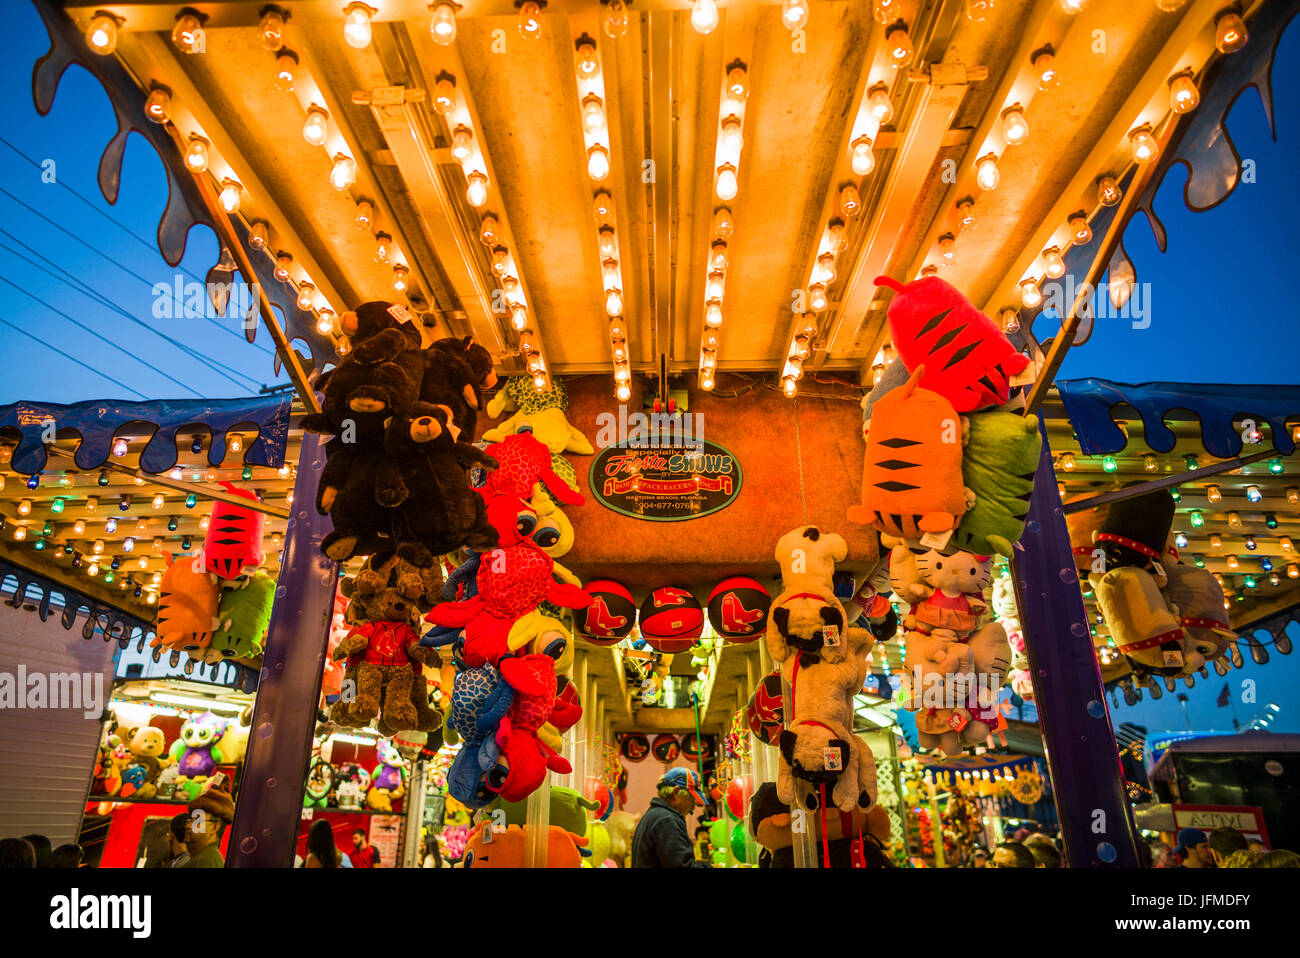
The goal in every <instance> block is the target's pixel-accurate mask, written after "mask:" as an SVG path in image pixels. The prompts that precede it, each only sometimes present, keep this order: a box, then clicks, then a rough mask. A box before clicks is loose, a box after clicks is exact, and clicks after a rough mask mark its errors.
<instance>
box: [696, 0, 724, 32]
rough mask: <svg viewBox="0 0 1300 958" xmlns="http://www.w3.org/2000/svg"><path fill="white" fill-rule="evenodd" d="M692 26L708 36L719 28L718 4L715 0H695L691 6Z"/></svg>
mask: <svg viewBox="0 0 1300 958" xmlns="http://www.w3.org/2000/svg"><path fill="white" fill-rule="evenodd" d="M691 28H692V29H693V30H694V31H695V32H696V33H698V34H700V35H701V36H708V35H709V34H710V33H712V32H713V31H714V30H716V29H717V28H718V5H717V4H716V3H714V2H713V0H695V2H694V3H693V5H692V6H691Z"/></svg>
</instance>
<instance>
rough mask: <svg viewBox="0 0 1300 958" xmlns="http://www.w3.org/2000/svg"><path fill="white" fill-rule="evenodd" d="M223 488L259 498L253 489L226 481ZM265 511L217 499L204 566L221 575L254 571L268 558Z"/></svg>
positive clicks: (209, 530)
mask: <svg viewBox="0 0 1300 958" xmlns="http://www.w3.org/2000/svg"><path fill="white" fill-rule="evenodd" d="M221 486H222V488H223V489H225V490H226V491H227V492H229V493H230V494H231V495H234V496H241V497H243V498H245V499H250V500H252V501H253V502H257V494H256V493H255V492H253V491H252V490H250V489H240V488H239V487H238V486H236V485H234V484H232V483H229V482H225V481H223V482H222V483H221ZM263 519H264V517H263V515H262V513H260V512H254V511H253V510H252V509H245V508H244V507H243V506H236V505H232V504H231V503H229V502H215V503H213V505H212V518H211V519H210V520H209V521H208V534H207V536H206V537H205V538H204V540H203V565H204V568H205V569H206V570H207V571H208V572H211V573H212V574H213V575H215V576H217V577H218V578H220V579H235V578H238V577H239V576H241V575H251V574H252V573H253V572H255V571H256V570H257V569H258V568H259V567H260V566H261V565H262V562H263V561H264V560H265V558H266V556H265V554H264V553H263V552H262V524H263Z"/></svg>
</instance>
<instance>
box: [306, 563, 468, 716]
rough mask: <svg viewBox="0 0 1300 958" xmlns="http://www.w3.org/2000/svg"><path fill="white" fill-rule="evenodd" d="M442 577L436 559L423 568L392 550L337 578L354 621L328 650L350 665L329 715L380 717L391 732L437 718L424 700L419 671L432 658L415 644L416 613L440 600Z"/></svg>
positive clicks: (418, 616) (348, 615)
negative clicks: (343, 576)
mask: <svg viewBox="0 0 1300 958" xmlns="http://www.w3.org/2000/svg"><path fill="white" fill-rule="evenodd" d="M442 585H443V576H442V572H441V569H439V568H438V567H437V566H436V565H435V566H433V567H431V568H427V569H422V568H418V567H416V566H413V565H411V564H410V563H408V562H405V561H404V560H402V559H401V558H399V557H397V556H390V557H388V558H387V559H386V560H384V561H383V562H380V563H375V562H374V561H373V559H368V560H366V563H365V565H363V566H362V568H361V570H360V571H359V572H358V573H357V574H356V575H355V576H353V577H352V578H350V579H345V580H343V582H342V584H341V585H340V591H341V592H342V593H343V595H344V596H345V597H347V598H348V599H349V600H350V601H349V603H348V607H347V611H346V612H345V613H344V617H345V619H346V621H347V622H348V623H349V624H350V625H351V626H352V628H351V629H350V630H349V631H348V634H347V635H346V636H345V637H344V638H343V639H341V640H340V641H339V643H338V645H337V646H335V649H334V652H333V653H332V655H333V658H334V660H335V661H340V660H343V659H345V658H346V659H347V664H348V665H347V673H346V674H345V676H344V680H343V687H344V694H343V696H342V697H341V698H340V699H339V701H338V702H337V703H335V705H334V707H333V709H332V710H331V712H330V720H331V721H333V722H334V723H335V724H338V725H349V726H357V725H365V724H368V723H369V721H370V720H371V719H372V718H376V717H378V718H379V723H380V729H381V730H388V731H390V732H392V731H401V730H407V729H416V730H420V731H433V730H434V729H436V728H438V727H439V726H440V725H441V724H442V715H441V713H440V712H438V711H436V710H434V709H432V708H430V707H429V697H428V691H427V685H426V683H425V681H424V672H423V664H424V663H425V662H430V663H431V664H433V663H435V662H436V661H437V658H436V655H435V654H434V653H433V651H432V650H431V649H426V648H423V647H421V646H420V644H419V642H420V633H419V626H420V620H421V618H422V617H423V616H424V614H425V613H426V612H428V611H429V610H430V609H432V608H433V606H434V604H435V603H436V602H438V601H440V600H441V597H442ZM349 692H351V693H352V694H350V695H349Z"/></svg>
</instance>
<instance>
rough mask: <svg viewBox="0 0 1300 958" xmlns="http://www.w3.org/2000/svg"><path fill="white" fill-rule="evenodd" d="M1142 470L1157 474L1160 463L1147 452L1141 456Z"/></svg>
mask: <svg viewBox="0 0 1300 958" xmlns="http://www.w3.org/2000/svg"><path fill="white" fill-rule="evenodd" d="M1142 469H1143V470H1144V471H1146V472H1158V471H1159V469H1160V463H1159V462H1158V461H1157V460H1156V457H1155V456H1153V455H1151V453H1149V452H1148V453H1145V454H1144V455H1143V456H1142Z"/></svg>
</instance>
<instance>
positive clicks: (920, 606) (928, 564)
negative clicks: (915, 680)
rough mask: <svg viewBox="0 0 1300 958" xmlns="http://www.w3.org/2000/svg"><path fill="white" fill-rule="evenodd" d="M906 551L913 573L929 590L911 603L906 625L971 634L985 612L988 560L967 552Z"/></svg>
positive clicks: (990, 565) (989, 578)
mask: <svg viewBox="0 0 1300 958" xmlns="http://www.w3.org/2000/svg"><path fill="white" fill-rule="evenodd" d="M910 551H911V552H912V557H913V558H912V561H913V562H914V563H915V564H916V572H917V575H918V576H919V577H920V580H921V582H923V583H924V585H925V586H926V587H928V589H929V590H930V592H929V595H927V596H926V597H925V598H923V599H922V600H921V601H920V602H917V603H914V604H913V606H912V614H911V615H910V616H908V621H907V623H906V626H907V628H909V629H912V628H915V629H918V630H920V631H922V632H934V631H935V630H941V631H945V632H949V633H952V634H953V635H955V636H956V637H958V638H964V637H969V636H970V635H972V634H973V633H974V631H975V629H976V628H977V627H978V625H979V619H980V616H982V615H984V613H985V612H987V611H988V603H987V602H986V601H985V599H984V590H985V589H987V588H988V587H989V584H990V582H991V581H992V576H993V562H992V559H991V558H990V557H988V556H976V555H971V553H969V552H954V553H953V554H951V555H944V554H943V553H942V552H939V551H938V550H936V549H918V548H911V549H910Z"/></svg>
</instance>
